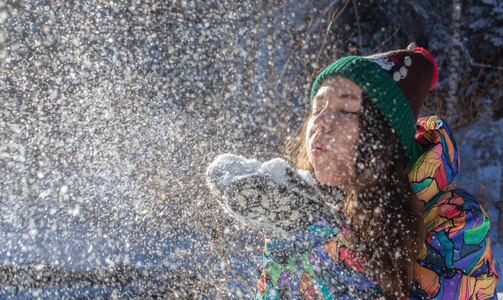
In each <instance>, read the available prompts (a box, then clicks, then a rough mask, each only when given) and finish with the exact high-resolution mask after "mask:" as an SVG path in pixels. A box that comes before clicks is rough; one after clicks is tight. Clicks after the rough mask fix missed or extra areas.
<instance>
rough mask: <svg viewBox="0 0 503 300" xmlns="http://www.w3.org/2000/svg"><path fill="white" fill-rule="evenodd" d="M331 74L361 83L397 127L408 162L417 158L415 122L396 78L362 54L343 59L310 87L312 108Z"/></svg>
mask: <svg viewBox="0 0 503 300" xmlns="http://www.w3.org/2000/svg"><path fill="white" fill-rule="evenodd" d="M330 77H344V78H347V79H349V80H351V81H352V82H354V83H355V84H356V85H358V86H359V87H360V88H361V89H362V90H363V93H364V94H366V95H367V96H368V97H369V98H370V99H371V100H372V102H373V103H374V105H376V107H377V109H379V111H380V112H381V113H382V115H383V116H384V118H385V119H386V120H387V121H388V123H389V124H390V125H391V127H392V128H393V129H394V130H395V134H396V136H397V137H398V139H399V140H400V142H401V143H402V144H403V146H404V148H405V153H406V155H407V156H408V158H409V161H414V157H415V156H416V155H417V154H416V152H417V149H416V148H417V147H415V145H414V135H415V133H416V124H415V121H414V117H413V115H412V110H411V109H410V106H409V104H408V102H407V99H406V98H405V96H404V94H403V93H402V91H401V90H400V88H399V87H398V86H397V85H396V84H395V82H394V80H393V78H391V77H390V76H389V75H388V74H387V73H386V72H385V71H384V70H383V69H382V68H381V67H380V66H379V65H378V64H377V63H375V62H373V61H372V60H370V59H367V58H364V57H361V56H348V57H344V58H341V59H339V60H337V61H336V62H334V63H333V64H331V65H330V66H328V67H327V68H325V69H324V70H323V71H322V72H321V73H320V74H319V75H318V77H317V78H316V80H315V82H314V84H313V88H312V90H311V109H312V104H313V98H314V96H316V93H317V92H318V89H319V88H320V86H321V84H322V83H323V81H324V80H325V79H327V78H330Z"/></svg>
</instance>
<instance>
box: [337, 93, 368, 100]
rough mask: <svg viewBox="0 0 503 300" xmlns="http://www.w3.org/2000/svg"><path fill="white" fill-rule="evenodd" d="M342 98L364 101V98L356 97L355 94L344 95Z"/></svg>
mask: <svg viewBox="0 0 503 300" xmlns="http://www.w3.org/2000/svg"><path fill="white" fill-rule="evenodd" d="M339 97H340V98H344V99H355V100H361V99H362V96H356V95H354V94H342V95H339Z"/></svg>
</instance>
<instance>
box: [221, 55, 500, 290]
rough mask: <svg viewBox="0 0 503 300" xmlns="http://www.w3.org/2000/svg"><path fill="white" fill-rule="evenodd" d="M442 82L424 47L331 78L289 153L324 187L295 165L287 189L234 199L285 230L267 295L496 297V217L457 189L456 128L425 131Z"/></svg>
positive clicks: (272, 258) (340, 65)
mask: <svg viewBox="0 0 503 300" xmlns="http://www.w3.org/2000/svg"><path fill="white" fill-rule="evenodd" d="M435 82H436V64H435V61H434V60H433V58H432V57H431V55H430V54H429V53H428V52H427V51H425V50H424V49H422V48H417V47H415V46H413V45H411V46H409V47H408V48H407V49H404V50H397V51H393V52H389V53H385V54H381V55H376V56H370V57H358V56H351V57H345V58H342V59H340V60H338V61H336V62H335V63H333V64H332V65H330V66H328V67H327V68H326V69H325V70H323V71H322V72H321V73H320V75H319V76H318V78H317V79H316V81H315V82H314V84H313V88H312V94H311V110H312V111H311V115H310V116H309V117H308V119H307V120H306V122H305V124H304V125H303V126H302V128H301V130H300V134H299V138H298V139H296V140H295V142H294V143H293V144H291V145H290V147H289V149H290V157H291V158H292V164H293V167H294V168H295V169H302V170H306V171H309V172H310V173H311V174H312V175H313V177H314V178H315V179H316V180H317V183H316V184H315V187H314V188H312V187H309V185H307V186H306V184H305V181H304V183H303V178H300V177H299V176H298V175H297V174H296V173H295V172H292V171H291V170H290V171H288V170H289V169H288V168H286V171H285V172H286V173H287V175H286V178H287V180H286V181H285V182H286V183H285V182H283V183H279V184H271V181H270V180H269V181H268V179H267V176H263V174H262V175H261V174H259V173H260V172H259V173H256V174H250V175H247V176H242V177H240V178H238V179H237V180H234V181H233V183H232V184H231V186H230V187H229V188H227V189H226V191H225V192H224V194H226V195H227V197H224V198H225V199H227V200H226V201H227V202H226V207H227V208H228V210H229V211H232V212H233V213H234V214H235V215H239V216H243V218H244V219H243V220H244V221H245V222H246V221H247V220H253V221H254V222H248V223H249V224H252V225H254V226H255V227H257V226H256V225H257V223H268V224H273V225H272V227H275V228H279V229H280V230H282V234H280V235H276V237H277V238H276V239H275V240H274V241H268V242H267V243H266V249H265V252H264V271H263V272H262V276H261V278H260V280H259V283H258V295H257V298H258V299H282V298H295V297H301V298H308V299H314V298H318V299H375V298H386V299H399V298H411V299H472V298H475V297H476V299H491V298H492V299H496V296H495V292H494V286H495V284H496V282H497V280H498V276H499V275H498V271H499V269H498V267H497V265H496V264H495V262H494V261H493V259H492V253H491V248H490V242H489V237H488V229H489V219H488V217H487V214H486V213H485V211H484V210H483V209H482V208H481V207H480V204H479V203H478V202H477V201H476V200H475V199H473V197H472V196H470V195H469V194H467V193H466V192H464V191H463V190H461V189H460V188H458V187H457V185H456V184H455V179H456V176H457V170H458V167H459V160H458V157H457V148H456V144H455V142H454V139H453V138H452V135H451V133H450V131H449V128H448V127H447V125H446V124H445V122H444V121H443V120H441V119H440V118H438V117H430V118H423V119H420V120H419V121H418V126H417V132H416V126H415V124H416V120H417V118H418V115H419V111H420V109H421V107H422V105H423V103H424V101H425V99H426V97H427V95H428V92H429V90H430V89H431V88H433V86H434V85H435ZM269 177H270V176H269ZM270 203H274V205H270ZM269 228H271V227H269ZM269 232H270V231H269ZM285 233H286V234H291V236H290V237H289V238H284V236H285Z"/></svg>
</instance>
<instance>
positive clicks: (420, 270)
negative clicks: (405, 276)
mask: <svg viewBox="0 0 503 300" xmlns="http://www.w3.org/2000/svg"><path fill="white" fill-rule="evenodd" d="M432 203H434V205H431V207H429V208H427V209H426V212H425V224H426V231H427V232H426V241H425V244H424V247H423V251H422V253H421V256H420V259H419V260H418V263H417V264H416V265H415V266H414V278H415V283H414V287H413V290H412V297H411V299H497V296H496V292H495V286H496V283H497V282H498V279H499V266H498V265H497V264H496V263H495V261H494V260H493V255H492V251H491V243H490V239H489V228H490V224H489V218H488V216H487V214H486V212H485V211H484V210H483V209H482V207H481V206H480V204H479V203H478V201H477V200H476V199H475V198H473V196H471V195H470V194H468V193H466V192H465V191H463V190H462V189H460V188H457V187H456V186H455V185H454V184H453V186H452V188H448V189H447V192H444V193H440V194H438V198H437V199H435V201H432Z"/></svg>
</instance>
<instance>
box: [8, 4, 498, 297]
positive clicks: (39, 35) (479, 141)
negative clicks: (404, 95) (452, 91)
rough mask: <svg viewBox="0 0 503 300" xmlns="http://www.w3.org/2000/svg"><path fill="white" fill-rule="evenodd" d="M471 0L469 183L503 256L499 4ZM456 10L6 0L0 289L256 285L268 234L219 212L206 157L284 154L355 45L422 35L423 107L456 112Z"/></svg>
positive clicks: (201, 290)
mask: <svg viewBox="0 0 503 300" xmlns="http://www.w3.org/2000/svg"><path fill="white" fill-rule="evenodd" d="M462 4H463V9H462V27H461V36H462V47H463V57H462V59H461V67H460V68H459V69H458V70H456V73H455V74H454V76H457V77H456V78H458V81H459V92H458V95H459V100H458V102H457V110H458V113H459V119H458V121H457V122H456V123H455V124H453V125H454V126H455V132H456V138H457V140H458V146H459V148H460V153H461V173H460V178H459V181H460V183H461V185H462V186H464V187H466V189H467V190H468V191H469V192H471V193H473V194H474V195H476V196H477V197H478V198H479V199H480V201H481V202H482V203H483V204H484V207H485V208H486V209H487V210H488V213H489V215H490V217H491V220H492V226H493V229H492V237H493V238H492V242H493V247H494V250H495V256H496V258H497V259H498V260H499V261H500V262H503V248H502V247H501V246H500V245H503V243H502V244H498V241H499V242H503V222H502V224H501V227H500V228H501V230H500V234H498V230H497V229H498V226H497V225H498V219H499V218H498V215H499V214H500V211H499V209H498V207H499V205H500V203H502V200H503V199H502V198H503V197H502V196H501V195H502V194H503V193H501V192H500V186H501V181H502V179H501V174H502V168H501V166H502V161H503V138H502V134H501V133H502V130H503V121H502V120H501V117H502V116H503V103H502V101H501V100H502V99H503V98H502V90H501V87H500V85H501V84H500V80H501V79H500V78H501V77H500V74H501V65H502V60H503V52H502V46H503V2H502V1H499V0H480V1H475V0H466V1H462ZM451 16H452V1H447V0H422V1H419V0H417V1H414V0H403V1H396V0H379V1H378V0H374V1H353V0H349V1H348V0H345V1H344V0H341V1H337V0H334V1H299V0H284V1H267V0H259V1H251V0H250V1H226V0H220V1H178V0H172V1H141V0H131V1H62V0H61V1H56V0H55V1H49V0H47V1H1V0H0V244H2V245H3V247H1V249H0V286H1V292H0V298H9V297H24V298H36V297H41V298H53V297H62V296H69V297H72V298H78V297H80V298H96V297H104V298H109V297H113V298H126V297H134V296H136V297H157V296H164V297H167V298H177V297H179V298H187V297H189V298H193V297H197V296H202V297H203V298H219V297H220V298H224V299H238V298H246V299H250V298H252V297H253V294H254V290H255V282H256V279H257V278H258V276H259V271H260V270H259V269H260V263H261V258H260V251H261V249H262V246H263V240H262V239H263V237H262V236H261V235H260V234H259V233H256V232H254V231H253V230H251V229H250V228H246V227H244V226H243V225H241V224H239V223H236V222H235V220H233V218H231V217H229V216H227V215H225V214H224V213H223V212H222V211H221V209H220V207H219V206H218V204H217V203H216V201H215V200H214V199H213V198H212V196H211V195H210V194H209V191H208V188H207V186H206V185H205V179H204V171H205V169H206V167H207V166H208V164H209V163H210V162H211V161H212V160H213V159H214V158H215V157H216V156H217V155H219V154H222V153H235V154H239V155H242V156H245V157H249V158H256V159H258V160H261V161H265V160H269V159H272V158H274V157H280V156H281V155H282V146H283V145H284V141H285V140H286V139H287V138H288V137H289V136H290V135H291V134H292V133H293V132H294V131H295V130H296V129H297V127H298V126H299V125H300V123H301V122H302V120H303V119H304V118H305V116H306V112H307V110H308V106H307V105H306V104H307V101H308V95H309V92H310V91H309V87H310V85H311V83H312V82H313V80H314V79H315V77H316V75H317V74H318V72H319V71H320V70H321V69H322V68H323V67H324V66H326V65H327V64H329V63H330V62H332V61H333V60H335V59H336V58H338V57H340V56H342V55H348V54H361V55H367V54H371V53H375V52H383V51H387V50H391V49H397V48H404V47H406V46H407V45H408V43H409V42H410V41H415V42H417V44H418V45H420V46H422V47H424V48H427V49H429V50H430V51H431V52H432V54H433V55H434V56H435V57H436V59H437V61H438V63H439V72H440V74H439V79H440V80H439V83H438V84H437V87H436V88H435V90H434V91H433V92H432V93H431V96H430V99H429V101H428V103H427V104H426V108H425V110H424V114H429V113H438V114H443V113H445V108H444V106H445V99H446V95H447V93H448V84H447V82H448V77H449V75H452V74H448V72H447V69H448V65H449V55H450V51H451V46H452V45H451V43H450V38H449V37H450V36H451V32H452V26H451V25H452V24H451ZM477 64H478V65H477ZM500 219H502V220H503V218H500ZM498 287H499V290H500V291H503V282H502V283H501V284H499V285H498Z"/></svg>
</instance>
